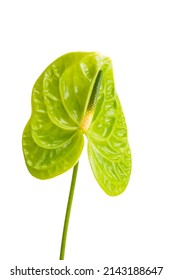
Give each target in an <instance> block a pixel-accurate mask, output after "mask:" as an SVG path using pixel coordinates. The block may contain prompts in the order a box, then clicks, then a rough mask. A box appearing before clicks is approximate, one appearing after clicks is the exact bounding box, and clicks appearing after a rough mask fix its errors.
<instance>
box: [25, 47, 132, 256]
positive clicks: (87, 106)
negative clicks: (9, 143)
mask: <svg viewBox="0 0 173 280" xmlns="http://www.w3.org/2000/svg"><path fill="white" fill-rule="evenodd" d="M84 134H85V135H86V137H87V139H88V156H89V162H90V165H91V168H92V171H93V174H94V176H95V178H96V180H97V182H98V184H99V185H100V187H101V188H102V189H103V190H104V191H105V192H106V193H107V194H108V195H110V196H116V195H119V194H120V193H122V192H123V191H124V190H125V188H126V186H127V184H128V181H129V177H130V173H131V152H130V148H129V144H128V139H127V127H126V122H125V118H124V114H123V111H122V107H121V104H120V101H119V98H118V95H117V93H116V90H115V85H114V78H113V70H112V63H111V60H110V59H109V58H108V57H104V56H102V55H100V54H99V53H95V52H93V53H85V52H84V53H83V52H76V53H75V52H74V53H68V54H66V55H63V56H61V57H60V58H58V59H57V60H55V61H54V62H53V63H52V64H50V65H49V66H48V67H47V68H46V69H45V71H44V72H43V73H42V74H41V76H40V77H39V78H38V80H37V81H36V83H35V85H34V87H33V91H32V114H31V117H30V119H29V121H28V123H27V125H26V127H25V129H24V132H23V141H22V143H23V153H24V157H25V162H26V165H27V168H28V170H29V172H30V173H31V174H32V175H33V176H34V177H36V178H39V179H49V178H52V177H55V176H57V175H60V174H62V173H64V172H65V171H67V170H69V169H70V168H72V167H74V169H73V177H72V183H71V189H70V194H69V201H68V205H67V212H66V218H65V223H64V232H63V238H62V246H61V253H60V259H64V253H65V242H66V236H67V229H68V222H69V217H70V209H71V204H72V198H73V193H74V186H75V181H76V175H77V167H78V161H79V157H80V155H81V152H82V150H83V145H84Z"/></svg>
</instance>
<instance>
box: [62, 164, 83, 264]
mask: <svg viewBox="0 0 173 280" xmlns="http://www.w3.org/2000/svg"><path fill="white" fill-rule="evenodd" d="M78 165H79V162H78V163H77V164H76V165H75V166H74V168H73V174H72V180H71V186H70V192H69V197H68V203H67V208H66V215H65V220H64V228H63V234H62V240H61V250H60V257H59V259H60V260H64V255H65V246H66V239H67V232H68V224H69V219H70V212H71V207H72V202H73V195H74V189H75V184H76V177H77V170H78Z"/></svg>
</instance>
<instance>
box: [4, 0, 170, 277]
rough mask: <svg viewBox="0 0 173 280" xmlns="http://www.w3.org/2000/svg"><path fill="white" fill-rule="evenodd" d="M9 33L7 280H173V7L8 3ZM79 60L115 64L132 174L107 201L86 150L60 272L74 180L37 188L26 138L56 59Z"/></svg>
mask: <svg viewBox="0 0 173 280" xmlns="http://www.w3.org/2000/svg"><path fill="white" fill-rule="evenodd" d="M0 28H1V32H0V37H1V40H0V49H1V51H0V71H1V73H0V79H1V82H0V91H1V93H0V114H1V116H0V121H1V125H0V131H1V136H0V141H1V145H0V147H1V154H0V158H1V160H0V171H1V177H0V180H1V182H0V192H1V194H0V207H1V209H0V215H1V230H0V234H1V237H0V242H1V243H2V244H1V247H0V248H1V249H0V251H1V255H2V260H1V272H0V273H2V274H3V278H2V279H10V278H13V277H12V276H9V270H10V268H13V267H14V266H15V265H17V266H18V267H21V268H25V267H28V266H30V267H31V266H34V267H38V268H45V267H49V266H51V265H52V266H62V267H63V265H64V264H68V265H69V266H70V265H71V266H72V265H74V266H76V267H78V266H80V265H81V264H82V266H83V267H91V268H92V267H93V268H97V267H98V268H101V267H103V266H115V267H116V266H146V267H148V266H150V267H152V266H164V271H163V275H162V276H156V277H155V276H150V277H145V276H143V279H157V278H158V279H168V280H169V279H171V275H172V274H173V271H172V272H171V265H172V259H173V241H172V237H173V227H172V221H173V218H172V216H173V202H172V201H173V171H172V169H173V160H172V159H173V148H172V146H173V136H172V128H173V125H172V121H173V110H172V107H173V98H172V96H173V8H172V1H166V0H164V1H152V0H150V1H146V0H145V1H139V0H138V1H134V0H132V1H123V0H122V1H116V0H115V1H113V0H112V1H110V0H106V1H102V0H100V1H94V0H92V1H91V0H87V1H81V0H73V1H70V0H69V1H67V0H63V1H58V0H57V1H54V0H49V1H44V0H42V1H37V0H35V1H19V0H16V1H2V2H1V4H0ZM71 51H98V52H100V53H102V54H104V55H107V56H109V57H111V59H112V61H113V65H114V73H115V82H116V89H117V92H118V94H119V97H120V100H121V103H122V106H123V109H124V113H125V116H126V121H127V125H128V130H129V142H130V145H131V149H132V155H133V170H132V176H131V179H130V183H129V185H128V187H127V189H126V191H125V192H124V193H123V194H122V195H120V196H118V197H109V196H107V195H106V194H105V193H104V192H103V191H102V190H101V189H100V187H99V186H98V184H97V182H96V181H95V179H94V176H93V174H92V172H91V169H90V166H89V162H88V158H87V153H86V148H85V150H84V152H83V154H82V157H81V159H80V165H79V173H78V178H77V185H76V191H75V196H74V201H73V208H72V213H71V220H70V226H69V232H68V240H67V248H66V249H67V250H66V260H65V261H64V262H60V261H58V257H59V249H60V241H61V233H62V227H63V220H64V214H65V208H66V202H67V197H68V191H69V185H70V180H71V170H70V171H69V172H67V173H65V174H63V175H61V176H59V177H56V178H54V179H51V180H46V181H40V180H37V179H35V178H33V177H32V176H31V175H30V174H29V172H28V171H27V169H26V166H25V163H24V159H23V154H22V147H21V137H22V131H23V128H24V126H25V124H26V122H27V120H28V118H29V116H30V112H31V106H30V100H31V90H32V86H33V84H34V82H35V80H36V79H37V77H38V76H39V75H40V74H41V72H42V71H43V70H44V69H45V68H46V67H47V66H48V65H49V64H50V63H51V62H52V61H53V60H55V59H56V58H58V57H59V56H61V55H62V54H64V53H67V52H71ZM97 264H98V265H97ZM172 270H173V266H172ZM72 278H73V277H71V278H70V279H72ZM78 278H80V277H78ZM86 278H87V279H89V277H86ZM107 278H108V276H107ZM113 278H114V277H113V276H112V279H113ZM129 278H130V277H129ZM20 279H29V278H28V277H23V278H22V277H21V278H20ZM30 279H31V277H30ZM41 279H48V277H45V278H44V277H42V278H41ZM84 279H85V277H84ZM95 279H101V276H98V278H97V277H96V278H95ZM104 279H106V276H105V277H104ZM119 279H120V278H119ZM122 279H125V278H123V277H122ZM130 279H131V278H130Z"/></svg>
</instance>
